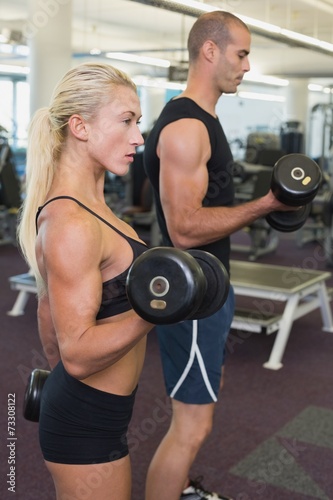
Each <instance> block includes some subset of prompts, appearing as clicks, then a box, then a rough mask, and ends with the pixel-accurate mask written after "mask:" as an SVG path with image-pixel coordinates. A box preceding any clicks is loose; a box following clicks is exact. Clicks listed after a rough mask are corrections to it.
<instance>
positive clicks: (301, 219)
mask: <svg viewBox="0 0 333 500" xmlns="http://www.w3.org/2000/svg"><path fill="white" fill-rule="evenodd" d="M310 211H311V203H309V204H308V205H304V206H302V207H300V208H299V209H298V210H295V211H292V212H290V211H288V212H271V213H270V214H268V215H267V216H266V221H267V222H268V224H269V225H270V226H271V227H272V228H273V229H276V231H282V232H284V233H290V232H292V231H297V230H298V229H300V228H301V227H302V226H303V225H304V224H305V221H306V219H307V218H308V217H309V215H310Z"/></svg>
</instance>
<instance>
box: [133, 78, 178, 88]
mask: <svg viewBox="0 0 333 500" xmlns="http://www.w3.org/2000/svg"><path fill="white" fill-rule="evenodd" d="M133 81H134V83H135V84H136V85H137V86H139V87H153V88H159V89H167V90H185V88H186V84H185V83H180V82H168V81H166V80H158V79H157V78H155V79H154V80H150V79H148V78H145V77H134V78H133Z"/></svg>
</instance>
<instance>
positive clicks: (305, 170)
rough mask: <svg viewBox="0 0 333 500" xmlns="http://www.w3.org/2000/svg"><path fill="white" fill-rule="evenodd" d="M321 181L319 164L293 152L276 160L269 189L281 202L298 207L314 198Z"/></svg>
mask: <svg viewBox="0 0 333 500" xmlns="http://www.w3.org/2000/svg"><path fill="white" fill-rule="evenodd" d="M321 182H322V172H321V169H320V167H319V165H317V163H316V162H315V161H313V160H312V159H311V158H309V157H307V156H306V155H303V154H299V153H294V154H288V155H285V156H283V157H282V158H280V159H279V160H278V161H277V162H276V164H275V166H274V168H273V173H272V180H271V189H272V191H273V193H274V196H275V197H276V198H277V199H278V200H279V201H281V202H282V203H285V204H286V205H289V206H294V207H300V206H301V205H306V204H308V203H310V202H311V201H312V200H313V199H314V197H315V196H316V194H317V192H318V189H319V187H320V184H321Z"/></svg>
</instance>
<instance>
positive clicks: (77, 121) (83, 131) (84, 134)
mask: <svg viewBox="0 0 333 500" xmlns="http://www.w3.org/2000/svg"><path fill="white" fill-rule="evenodd" d="M68 127H69V129H70V131H71V133H72V134H73V135H74V137H76V138H77V139H79V140H80V141H86V140H87V139H88V131H87V126H86V122H85V120H84V119H83V118H82V116H81V115H72V116H71V117H70V118H69V120H68Z"/></svg>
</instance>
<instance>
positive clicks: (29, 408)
mask: <svg viewBox="0 0 333 500" xmlns="http://www.w3.org/2000/svg"><path fill="white" fill-rule="evenodd" d="M49 374H50V372H49V371H48V370H40V369H38V368H35V369H34V370H33V371H32V372H31V374H30V376H29V379H28V384H27V387H26V389H25V393H24V400H23V416H24V418H25V419H26V420H30V421H31V422H38V421H39V413H40V402H41V396H42V390H43V387H44V384H45V382H46V380H47V377H48V376H49Z"/></svg>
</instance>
